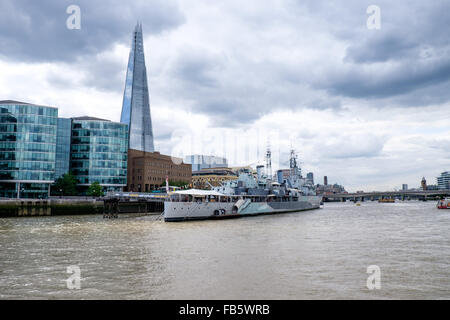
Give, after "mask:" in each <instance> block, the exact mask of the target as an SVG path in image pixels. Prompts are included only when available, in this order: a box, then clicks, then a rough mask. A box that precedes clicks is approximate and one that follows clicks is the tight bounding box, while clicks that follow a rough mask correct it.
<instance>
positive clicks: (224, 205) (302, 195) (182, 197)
mask: <svg viewBox="0 0 450 320" xmlns="http://www.w3.org/2000/svg"><path fill="white" fill-rule="evenodd" d="M270 157H271V155H270V150H268V151H267V155H266V166H265V167H266V168H265V169H266V170H264V166H258V168H257V175H256V177H255V176H254V175H253V174H252V172H251V171H250V170H249V169H242V170H241V171H240V172H239V176H238V179H237V180H231V181H227V182H226V183H224V184H223V185H221V186H219V187H213V188H211V190H198V189H190V190H181V191H176V192H172V193H170V194H169V196H168V197H167V198H166V201H165V202H164V221H167V222H171V221H186V220H202V219H225V218H237V217H244V216H253V215H262V214H276V213H287V212H298V211H304V210H311V209H318V208H320V204H321V201H322V197H321V196H317V195H316V192H315V188H314V185H313V184H312V182H310V181H309V180H307V179H305V178H303V177H302V175H301V170H300V168H299V167H298V165H297V157H296V155H295V152H294V151H293V150H292V151H291V158H290V169H289V176H288V177H285V178H284V179H280V178H282V177H278V179H277V180H276V181H274V179H273V178H272V176H271V160H270ZM263 171H265V172H263Z"/></svg>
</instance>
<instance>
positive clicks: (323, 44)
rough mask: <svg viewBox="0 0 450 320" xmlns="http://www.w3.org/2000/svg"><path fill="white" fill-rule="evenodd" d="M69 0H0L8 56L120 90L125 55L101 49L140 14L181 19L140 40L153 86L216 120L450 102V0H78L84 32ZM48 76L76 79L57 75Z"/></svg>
mask: <svg viewBox="0 0 450 320" xmlns="http://www.w3.org/2000/svg"><path fill="white" fill-rule="evenodd" d="M70 4H74V2H73V1H72V0H67V1H66V0H60V1H54V0H42V1H31V0H29V1H26V0H16V1H13V0H3V1H1V3H0V30H1V31H0V57H2V59H7V60H16V61H21V62H31V63H33V62H62V63H64V64H67V65H72V67H73V68H78V69H80V72H81V73H82V77H81V78H78V79H77V81H76V82H75V81H73V82H72V86H80V87H83V86H85V87H89V88H96V89H100V90H106V91H114V92H117V93H122V90H123V81H124V78H125V74H124V72H125V67H126V62H127V61H123V62H121V61H120V59H119V60H116V59H105V56H104V55H102V53H105V52H108V51H110V49H111V48H112V45H113V44H114V43H122V44H126V45H127V46H128V45H129V42H130V35H131V32H132V29H133V27H134V25H135V23H136V21H137V20H141V21H142V22H143V29H144V34H145V35H149V34H153V35H158V34H161V33H163V31H165V30H175V29H177V28H178V29H177V31H176V32H174V33H173V34H172V33H171V34H170V35H169V36H167V39H166V38H164V41H165V40H169V41H167V43H168V44H167V46H160V47H153V48H149V47H148V46H146V44H144V47H145V49H146V52H147V55H150V56H151V57H152V58H151V60H150V61H147V68H148V70H147V71H148V74H149V77H150V78H151V80H150V95H151V96H152V97H155V96H157V98H159V101H167V102H168V103H169V104H170V103H171V101H173V99H175V100H176V101H177V105H179V107H180V108H188V107H189V108H191V111H192V112H194V113H200V114H206V115H208V116H209V118H210V119H211V122H212V124H213V125H217V126H227V127H230V126H241V125H243V124H250V123H252V122H253V121H255V120H257V119H258V118H260V117H262V116H264V115H266V114H269V113H271V112H275V111H280V110H301V109H304V108H311V109H320V110H324V109H329V110H334V111H339V110H340V109H341V108H342V107H343V106H344V107H345V105H346V103H348V102H351V103H352V104H353V105H360V106H363V107H368V108H369V107H370V108H378V107H383V106H392V105H396V106H406V107H410V106H426V105H432V104H442V103H448V102H449V101H450V93H449V90H448V85H449V83H450V32H448V25H449V21H450V1H445V0H435V1H433V2H427V1H414V2H411V1H387V0H378V1H376V2H375V3H374V2H373V1H372V0H370V1H369V0H340V1H317V0H303V1H294V0H285V1H268V2H267V3H266V4H265V5H264V6H262V5H261V4H260V2H259V1H254V2H253V1H251V0H249V1H246V2H245V5H243V4H242V3H241V2H239V1H234V0H230V1H227V2H226V3H224V4H220V5H219V4H217V3H214V2H196V1H192V2H190V3H189V10H187V9H185V11H184V12H183V11H182V10H181V9H180V8H179V7H178V3H177V2H176V1H175V0H173V1H164V0H154V1H132V2H120V1H113V0H104V1H87V0H80V1H77V3H75V4H77V5H79V6H80V7H81V15H82V23H81V30H68V29H67V28H66V19H67V17H68V14H67V13H66V8H67V6H68V5H70ZM372 4H376V5H378V6H380V8H381V30H368V29H367V27H366V20H367V18H368V14H367V13H366V9H367V7H368V6H369V5H372ZM186 8H187V7H186ZM199 8H200V9H199ZM199 12H200V14H199ZM185 16H186V18H185ZM187 17H189V19H188V18H187ZM208 19H210V20H208ZM184 23H186V25H183V24H184ZM184 27H185V28H184ZM178 31H180V32H178ZM172 36H173V37H172ZM161 38H163V37H153V39H152V41H155V43H156V44H158V41H162V40H161ZM305 39H307V40H305ZM147 41H148V38H147ZM146 43H148V42H146ZM163 45H166V43H164V44H163ZM150 50H151V51H150ZM156 50H158V53H157V54H155V55H154V56H156V59H158V58H159V59H160V60H154V59H153V56H152V53H151V52H155V51H156ZM163 50H165V51H163ZM160 57H170V58H167V60H164V59H161V58H160ZM157 63H159V64H160V65H158V66H157V68H155V67H154V64H157ZM161 66H162V67H161ZM155 70H163V71H160V73H159V74H155V73H156V71H155ZM47 80H48V81H49V82H50V83H53V84H54V85H56V86H59V87H62V86H65V85H69V84H70V78H67V77H66V76H64V75H60V74H54V73H53V74H52V73H50V74H48V76H47ZM152 81H153V82H152ZM155 100H156V101H158V99H155ZM155 100H152V101H155ZM300 120H302V119H293V121H300Z"/></svg>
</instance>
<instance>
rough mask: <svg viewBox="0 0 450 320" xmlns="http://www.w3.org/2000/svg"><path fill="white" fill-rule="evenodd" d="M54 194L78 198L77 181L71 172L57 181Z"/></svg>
mask: <svg viewBox="0 0 450 320" xmlns="http://www.w3.org/2000/svg"><path fill="white" fill-rule="evenodd" d="M52 189H53V194H55V195H60V196H76V195H77V193H78V192H77V180H76V179H75V177H74V176H73V175H72V174H71V173H70V172H69V173H66V174H63V175H62V176H61V177H59V178H58V179H56V181H55V184H54V185H53V188H52Z"/></svg>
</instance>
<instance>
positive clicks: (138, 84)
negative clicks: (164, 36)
mask: <svg viewBox="0 0 450 320" xmlns="http://www.w3.org/2000/svg"><path fill="white" fill-rule="evenodd" d="M120 122H121V123H125V124H127V125H128V129H129V146H130V149H134V150H139V151H147V152H153V151H155V150H154V145H153V130H152V118H151V115H150V98H149V94H148V84H147V70H146V67H145V57H144V41H143V39H142V25H141V24H138V25H137V26H136V28H135V29H134V32H133V39H132V42H131V50H130V56H129V59H128V68H127V75H126V80H125V90H124V93H123V104H122V114H121V117H120Z"/></svg>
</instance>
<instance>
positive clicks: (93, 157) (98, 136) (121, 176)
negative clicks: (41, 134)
mask: <svg viewBox="0 0 450 320" xmlns="http://www.w3.org/2000/svg"><path fill="white" fill-rule="evenodd" d="M127 153H128V126H127V125H126V124H123V123H116V122H111V121H108V120H103V119H98V118H92V117H79V118H72V138H71V146H70V170H71V172H72V174H73V175H74V176H75V177H76V179H77V180H78V185H79V187H80V189H81V191H82V192H85V191H86V190H87V188H88V187H89V186H90V185H91V184H92V183H93V182H99V183H100V185H102V186H103V189H104V191H121V190H123V187H125V186H126V184H127Z"/></svg>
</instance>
